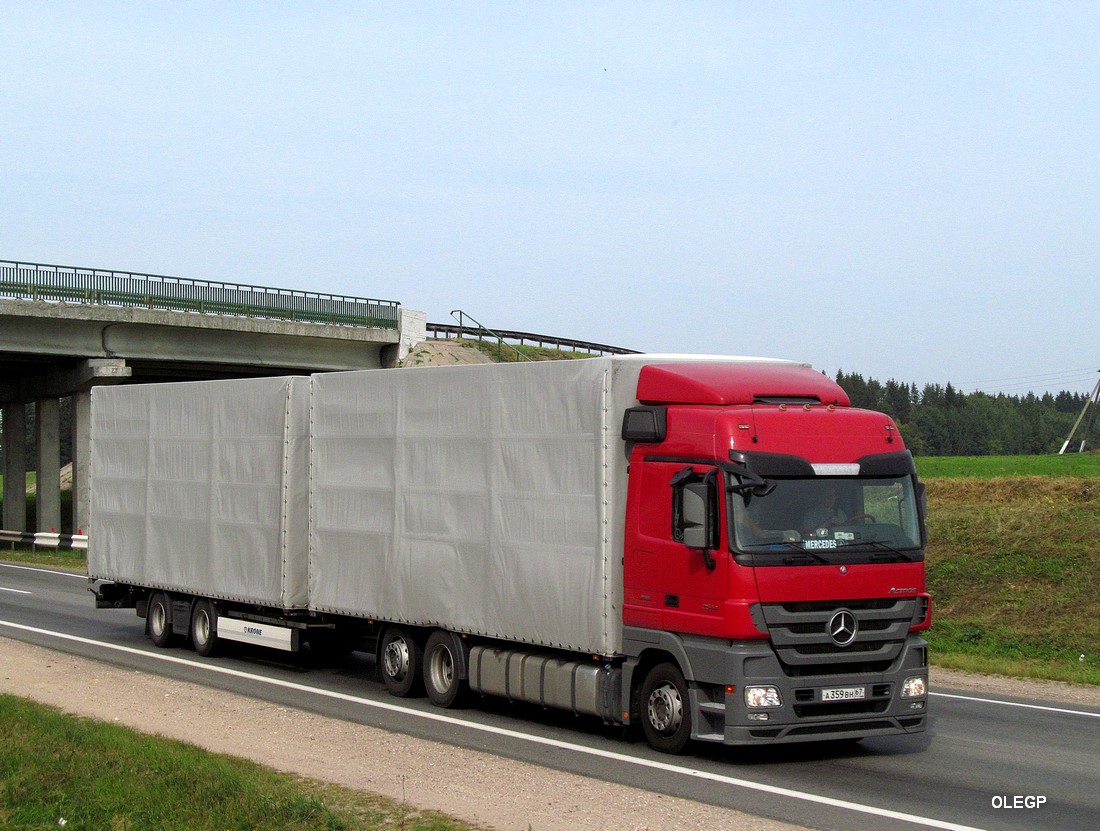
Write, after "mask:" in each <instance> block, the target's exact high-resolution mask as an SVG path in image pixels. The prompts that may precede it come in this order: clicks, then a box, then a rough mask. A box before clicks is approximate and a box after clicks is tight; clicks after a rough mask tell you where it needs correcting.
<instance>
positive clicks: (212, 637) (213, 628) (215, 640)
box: [191, 599, 221, 656]
mask: <svg viewBox="0 0 1100 831" xmlns="http://www.w3.org/2000/svg"><path fill="white" fill-rule="evenodd" d="M191 645H192V646H194V647H195V651H196V652H198V653H199V654H200V655H203V656H210V655H213V654H215V653H216V652H217V651H218V647H219V646H220V645H221V638H219V637H218V612H217V610H216V609H215V608H214V604H213V603H211V602H210V601H209V600H206V599H202V600H198V601H196V603H195V606H194V608H193V609H192V610H191Z"/></svg>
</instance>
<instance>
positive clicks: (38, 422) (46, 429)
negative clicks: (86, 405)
mask: <svg viewBox="0 0 1100 831" xmlns="http://www.w3.org/2000/svg"><path fill="white" fill-rule="evenodd" d="M34 426H35V434H36V435H37V437H38V464H37V466H36V471H37V476H36V481H37V486H36V491H37V495H36V496H35V508H36V510H35V518H36V520H35V526H36V527H35V530H36V531H46V532H49V531H51V530H54V531H60V530H61V400H60V399H57V398H44V399H41V400H39V401H37V402H35V405H34Z"/></svg>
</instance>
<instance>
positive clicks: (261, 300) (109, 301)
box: [0, 260, 400, 329]
mask: <svg viewBox="0 0 1100 831" xmlns="http://www.w3.org/2000/svg"><path fill="white" fill-rule="evenodd" d="M0 296H7V297H23V298H29V299H31V300H46V301H60V302H65V303H88V304H94V305H101V306H126V307H130V308H143V309H162V310H166V311H175V312H197V313H199V314H217V315H231V316H237V317H258V318H270V319H275V320H290V321H297V322H303V323H330V324H339V325H342V326H369V327H372V328H381V329H396V328H398V316H399V310H400V303H398V302H396V301H393V300H375V299H371V298H367V297H349V296H347V295H340V294H321V293H318V292H312V291H296V290H294V289H278V288H268V287H266V286H252V285H247V284H244V283H222V282H216V281H212V280H193V279H190V278H187V277H167V276H164V275H160V274H137V273H133V272H128V271H114V270H108V269H100V268H80V267H77V266H62V265H46V264H44V263H24V262H16V261H14V260H0Z"/></svg>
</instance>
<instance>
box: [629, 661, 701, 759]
mask: <svg viewBox="0 0 1100 831" xmlns="http://www.w3.org/2000/svg"><path fill="white" fill-rule="evenodd" d="M641 710H642V729H643V730H644V731H645V737H646V741H647V742H649V746H650V747H652V748H653V749H654V750H657V751H660V752H661V753H681V752H683V750H684V748H685V747H687V743H688V741H689V740H690V739H691V704H690V702H689V700H688V687H687V682H686V681H685V680H684V674H683V673H682V672H680V670H679V669H678V668H677V667H676V665H675V664H669V663H665V664H658V665H657V666H655V667H654V668H653V669H651V670H650V671H649V674H648V675H647V676H646V678H645V681H644V682H643V684H642V696H641Z"/></svg>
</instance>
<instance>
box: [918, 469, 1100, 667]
mask: <svg viewBox="0 0 1100 831" xmlns="http://www.w3.org/2000/svg"><path fill="white" fill-rule="evenodd" d="M917 469H918V471H919V473H920V475H921V478H922V479H924V480H925V481H926V483H927V485H928V514H929V519H928V532H929V546H928V586H929V590H930V591H931V592H932V596H933V612H934V616H933V625H932V631H931V632H930V633H929V641H930V642H931V648H932V662H933V663H934V664H936V665H939V666H944V667H952V668H956V669H968V670H973V671H978V672H992V673H999V674H1003V675H1015V676H1025V677H1026V676H1031V677H1037V678H1052V679H1056V680H1061V681H1072V682H1077V683H1085V684H1100V547H1098V545H1097V540H1100V455H1097V454H1095V453H1090V454H1067V455H1065V456H1054V455H1051V456H1010V457H988V458H970V457H968V458H936V457H928V458H922V459H918V460H917Z"/></svg>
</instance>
